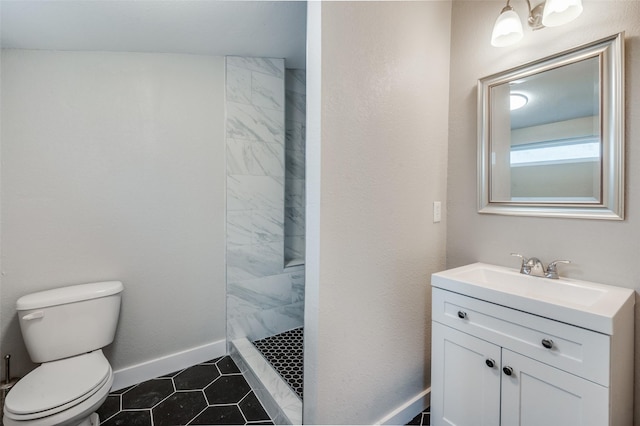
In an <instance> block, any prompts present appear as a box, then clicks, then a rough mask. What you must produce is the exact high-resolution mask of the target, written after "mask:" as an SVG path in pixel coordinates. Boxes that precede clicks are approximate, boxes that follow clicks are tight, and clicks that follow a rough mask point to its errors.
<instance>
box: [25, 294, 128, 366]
mask: <svg viewBox="0 0 640 426" xmlns="http://www.w3.org/2000/svg"><path fill="white" fill-rule="evenodd" d="M122 290H123V286H122V283H121V282H120V281H106V282H99V283H91V284H80V285H73V286H68V287H61V288H56V289H53V290H46V291H41V292H38V293H33V294H29V295H26V296H23V297H21V298H20V299H18V301H17V302H16V309H17V311H18V317H19V320H20V329H21V330H22V337H23V339H24V342H25V344H26V346H27V350H28V351H29V355H30V356H31V360H32V361H33V362H36V363H42V362H48V361H53V360H57V359H62V358H67V357H70V356H74V355H79V354H83V353H86V352H91V351H94V350H96V349H100V348H103V347H105V346H107V345H108V344H109V343H111V342H112V341H113V337H114V335H115V332H116V326H117V324H118V316H119V314H120V298H121V293H122Z"/></svg>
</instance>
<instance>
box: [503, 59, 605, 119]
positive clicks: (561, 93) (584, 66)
mask: <svg viewBox="0 0 640 426" xmlns="http://www.w3.org/2000/svg"><path fill="white" fill-rule="evenodd" d="M599 71H600V63H599V60H598V57H592V58H589V59H585V60H581V61H578V62H574V63H572V64H569V65H565V66H561V67H557V68H552V69H550V70H546V71H544V72H539V73H537V74H533V75H531V76H529V77H526V78H523V79H519V80H517V81H513V82H511V83H510V86H511V93H521V94H523V95H525V96H526V97H527V98H528V99H529V102H528V103H527V105H525V106H524V107H523V108H521V109H518V110H514V111H511V128H512V129H520V128H523V127H531V126H539V125H541V124H547V123H554V122H558V121H565V120H571V119H574V118H579V117H590V116H594V115H598V114H599V107H600V97H599V92H600V85H599V82H600V75H599Z"/></svg>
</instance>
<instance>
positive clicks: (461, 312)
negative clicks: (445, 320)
mask: <svg viewBox="0 0 640 426" xmlns="http://www.w3.org/2000/svg"><path fill="white" fill-rule="evenodd" d="M458 318H460V319H466V318H467V313H466V312H464V311H458Z"/></svg>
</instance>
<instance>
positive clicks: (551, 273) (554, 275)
mask: <svg viewBox="0 0 640 426" xmlns="http://www.w3.org/2000/svg"><path fill="white" fill-rule="evenodd" d="M558 263H571V261H570V260H554V261H553V262H551V263H549V265H547V272H546V273H545V276H546V277H547V278H551V279H554V280H557V279H558V278H559V275H558V267H557V265H558Z"/></svg>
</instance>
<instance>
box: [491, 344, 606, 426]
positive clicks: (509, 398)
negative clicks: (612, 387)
mask: <svg viewBox="0 0 640 426" xmlns="http://www.w3.org/2000/svg"><path fill="white" fill-rule="evenodd" d="M502 366H503V367H511V368H512V369H513V372H512V374H511V375H510V376H508V375H506V374H504V372H503V374H502V409H501V411H502V413H501V415H502V422H501V425H502V426H515V425H518V426H540V425H549V426H553V425H571V426H580V425H582V426H591V425H593V426H595V425H598V426H602V425H607V424H608V423H609V410H608V407H609V400H608V390H607V388H605V387H604V386H601V385H598V384H596V383H593V382H590V381H588V380H585V379H582V378H580V377H578V376H574V375H573V374H569V373H567V372H565V371H562V370H558V369H557V368H554V367H551V366H549V365H547V364H543V363H541V362H538V361H535V360H533V359H531V358H528V357H525V356H523V355H520V354H517V353H515V352H511V351H509V350H507V349H503V350H502Z"/></svg>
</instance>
